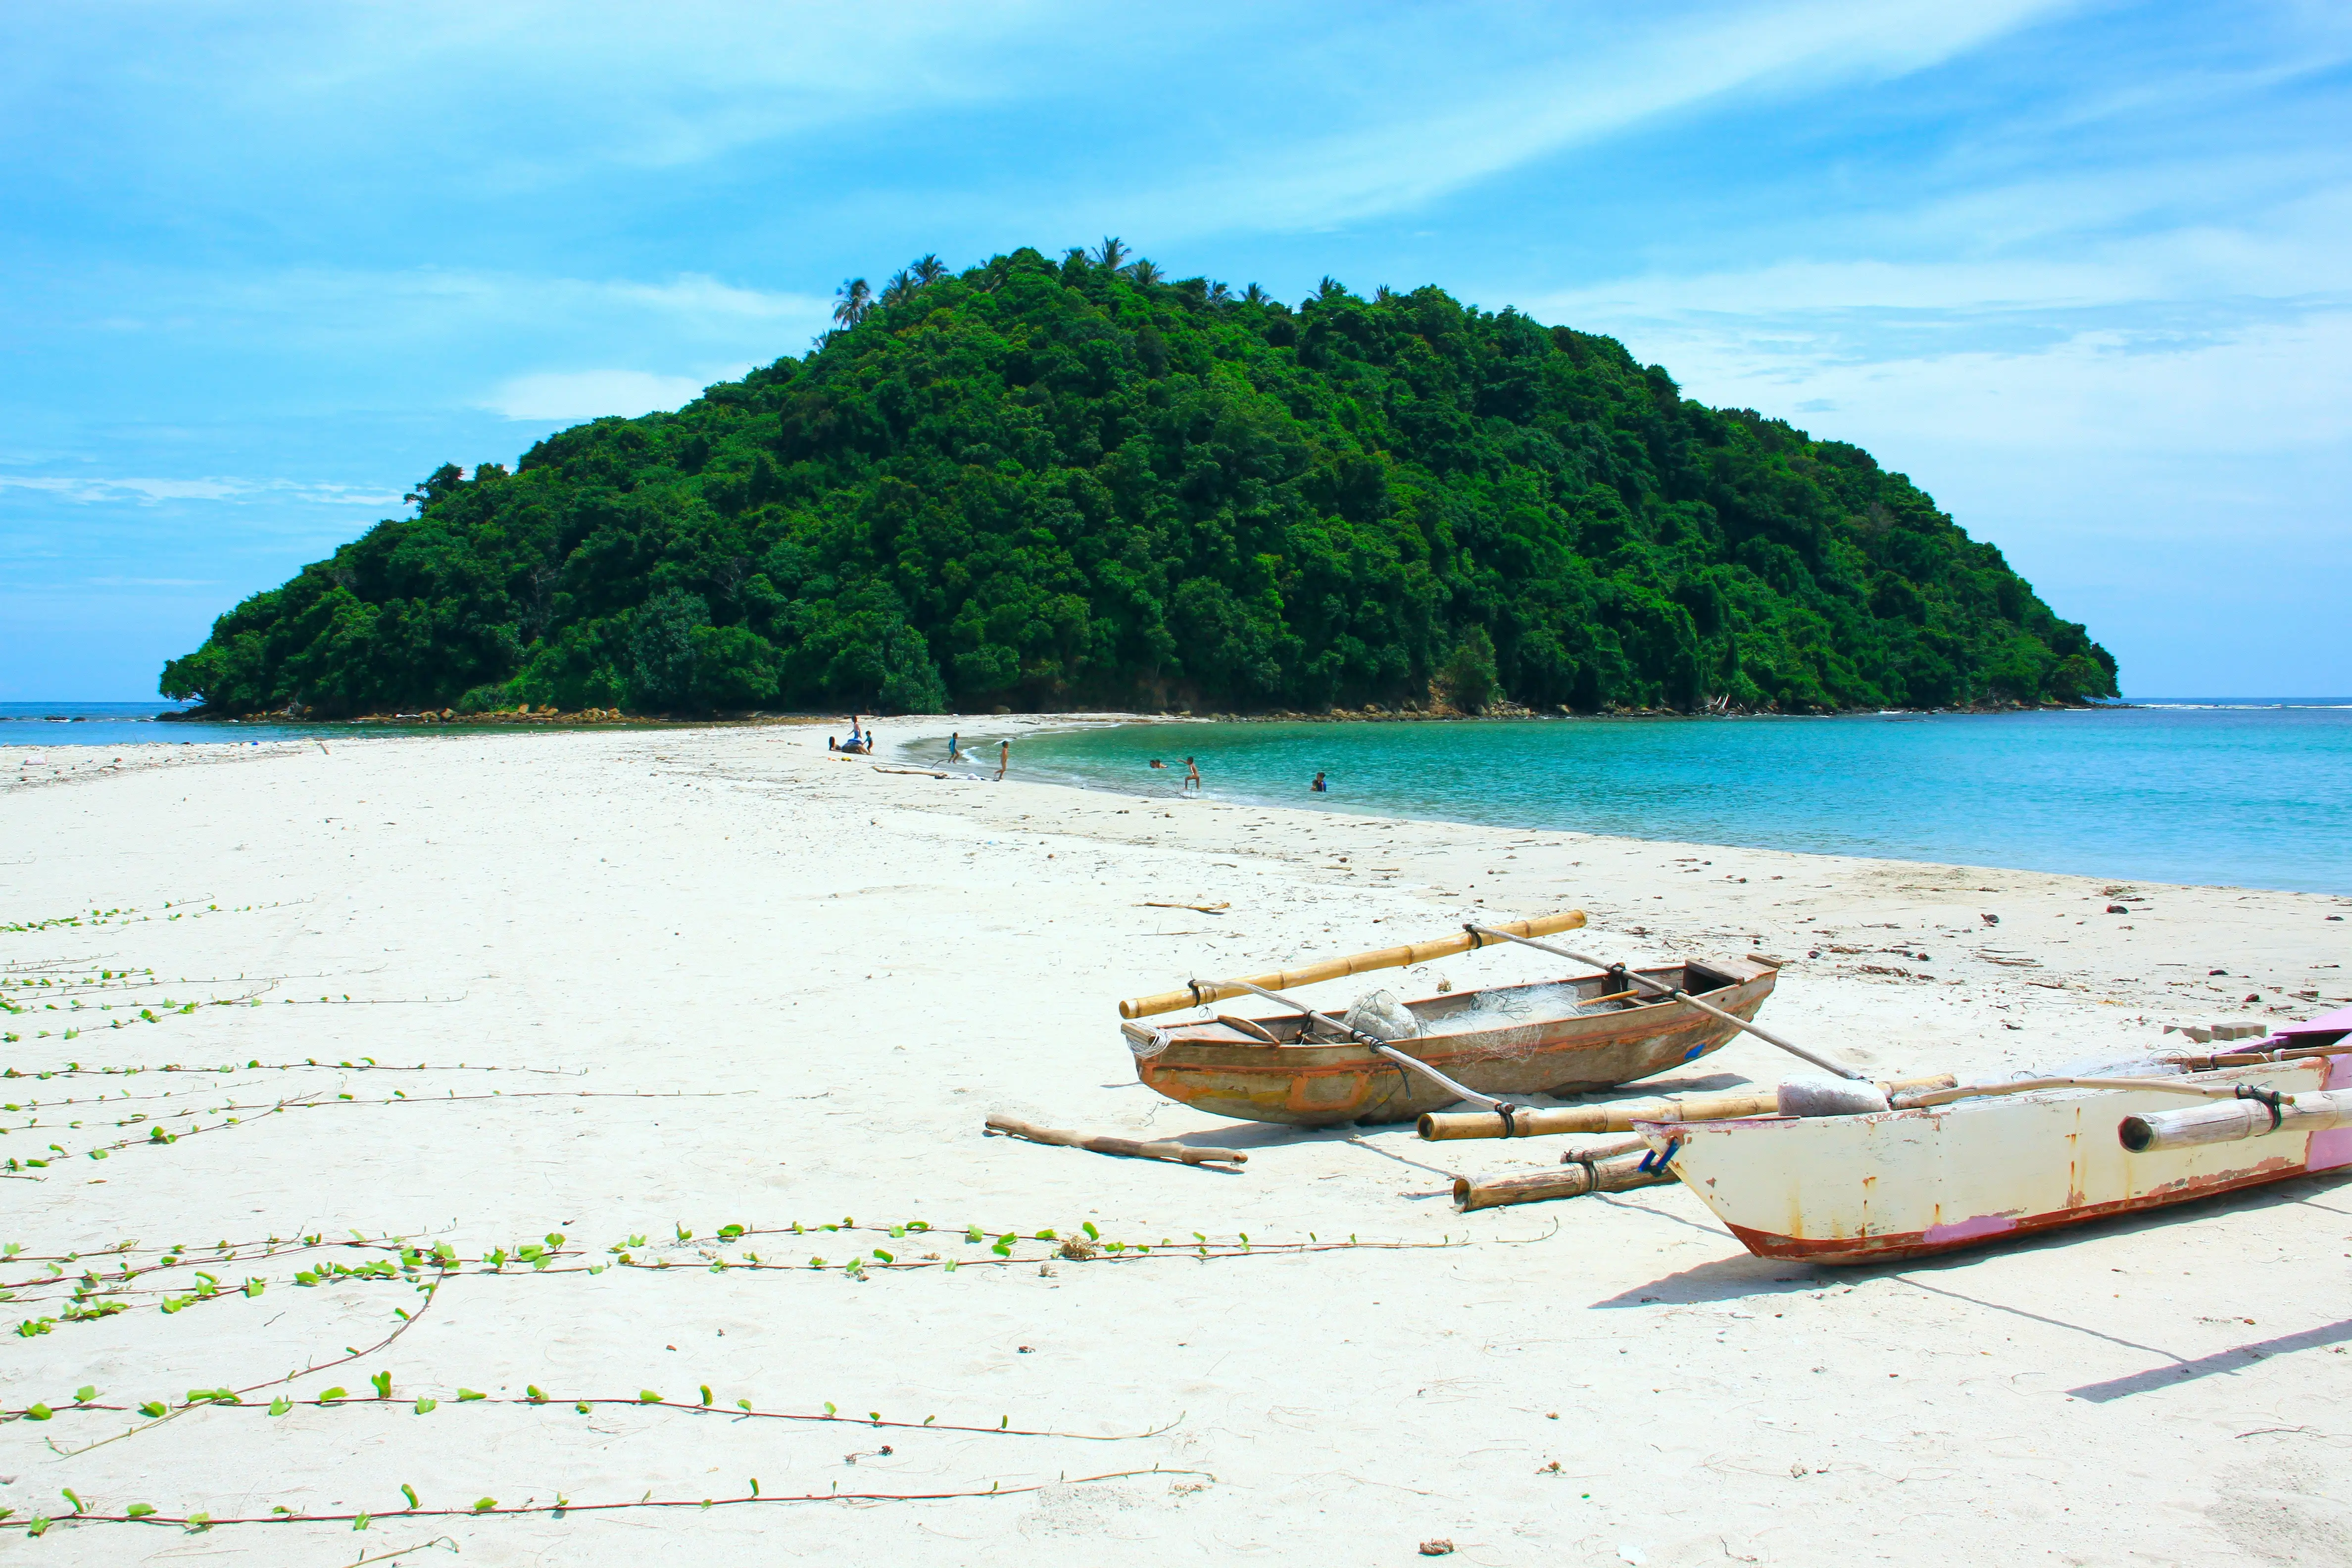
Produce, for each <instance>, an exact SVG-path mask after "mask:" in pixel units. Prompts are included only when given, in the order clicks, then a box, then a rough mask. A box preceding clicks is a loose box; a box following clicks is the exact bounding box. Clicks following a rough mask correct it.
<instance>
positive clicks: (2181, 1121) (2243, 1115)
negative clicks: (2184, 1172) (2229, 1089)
mask: <svg viewBox="0 0 2352 1568" xmlns="http://www.w3.org/2000/svg"><path fill="white" fill-rule="evenodd" d="M2275 1098H2276V1103H2275V1104H2273V1102H2272V1100H2269V1099H2260V1098H2256V1097H2255V1096H2252V1095H2249V1096H2247V1097H2246V1098H2245V1099H2242V1100H2225V1101H2223V1102H2221V1104H2218V1105H2198V1106H2191V1107H2190V1108H2189V1110H2164V1111H2158V1113H2156V1114H2155V1115H2153V1116H2126V1117H2125V1118H2124V1119H2123V1121H2122V1122H2121V1123H2120V1124H2119V1125H2118V1126H2117V1127H2116V1137H2117V1138H2119V1139H2121V1140H2122V1142H2123V1146H2124V1147H2125V1148H2126V1149H2128V1150H2130V1151H2131V1152H2133V1153H2135V1154H2145V1153H2147V1152H2148V1151H2150V1150H2152V1149H2187V1148H2189V1147H2191V1146H2192V1145H2195V1144H2199V1143H2235V1142H2239V1141H2240V1140H2242V1139H2246V1138H2260V1137H2262V1136H2263V1135H2264V1134H2265V1133H2270V1132H2282V1131H2284V1132H2325V1131H2327V1130H2328V1129H2330V1128H2334V1127H2343V1126H2346V1125H2347V1124H2352V1089H2320V1090H2318V1091H2316V1092H2315V1093H2307V1094H2298V1095H2295V1096H2294V1097H2293V1098H2291V1099H2290V1098H2287V1097H2284V1096H2279V1097H2275Z"/></svg>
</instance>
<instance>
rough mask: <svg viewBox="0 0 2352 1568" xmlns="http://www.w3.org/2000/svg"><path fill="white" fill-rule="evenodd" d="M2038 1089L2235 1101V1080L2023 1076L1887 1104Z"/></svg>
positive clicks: (1915, 1092) (1911, 1106)
mask: <svg viewBox="0 0 2352 1568" xmlns="http://www.w3.org/2000/svg"><path fill="white" fill-rule="evenodd" d="M2035 1089H2154V1090H2156V1091H2157V1092H2158V1093H2162V1094H2194V1095H2202V1096H2203V1097H2204V1098H2206V1099H2207V1100H2234V1099H2236V1098H2237V1095H2238V1087H2237V1085H2235V1084H2231V1083H2187V1082H2184V1081H2182V1080H2181V1079H2177V1078H2019V1079H2010V1080H2009V1081H2008V1082H2006V1083H1965V1084H1961V1085H1959V1086H1958V1088H1955V1089H1912V1090H1909V1091H1906V1092H1904V1093H1899V1094H1890V1095H1888V1096H1887V1097H1886V1099H1887V1103H1888V1104H1890V1105H1892V1106H1894V1107H1895V1110H1925V1109H1926V1108H1927V1107H1929V1106H1934V1105H1949V1104H1951V1103H1952V1101H1954V1100H1979V1099H1986V1098H1990V1097H1991V1096H1994V1095H2001V1094H2031V1093H2032V1092H2033V1091H2034V1090H2035Z"/></svg>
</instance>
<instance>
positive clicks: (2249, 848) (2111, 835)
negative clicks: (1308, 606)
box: [912, 701, 2352, 894]
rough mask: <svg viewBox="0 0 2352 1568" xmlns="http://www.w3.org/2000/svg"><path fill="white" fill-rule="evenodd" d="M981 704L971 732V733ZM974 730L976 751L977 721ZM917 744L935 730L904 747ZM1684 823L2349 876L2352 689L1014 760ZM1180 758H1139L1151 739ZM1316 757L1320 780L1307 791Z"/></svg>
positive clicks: (2144, 872) (1192, 734)
mask: <svg viewBox="0 0 2352 1568" xmlns="http://www.w3.org/2000/svg"><path fill="white" fill-rule="evenodd" d="M985 723H986V721H978V722H975V723H974V725H973V726H972V728H971V730H970V731H967V734H968V736H969V737H970V738H971V739H970V740H969V741H968V742H967V743H968V744H973V743H975V742H981V741H982V738H983V737H985V736H986V735H987V731H986V729H985ZM985 749H986V752H987V754H988V755H989V756H991V757H993V755H994V745H993V742H987V743H986V747H985ZM912 750H914V751H916V752H919V754H922V755H924V756H926V757H928V758H934V759H935V758H936V756H938V755H940V754H944V751H945V748H944V746H940V747H936V748H932V747H921V748H912ZM1188 754H1189V755H1192V756H1194V757H1197V758H1198V759H1199V760H1200V766H1201V773H1202V778H1203V780H1204V781H1205V784H1206V788H1207V792H1208V794H1209V795H1211V796H1212V797H1213V798H1217V797H1222V798H1223V799H1227V800H1236V801H1251V802H1263V803H1267V804H1275V805H1290V806H1310V807H1312V806H1320V807H1326V808H1328V809H1331V810H1336V811H1349V812H1368V813H1374V814H1378V815H1381V816H1421V817H1439V818H1445V819H1450V820H1454V821H1463V822H1479V823H1489V824H1493V825H1496V826H1510V827H1549V828H1568V829H1573V830H1575V831H1579V832H1588V833H1610V834H1623V835H1628V836H1630V837H1637V838H1657V839H1675V840H1680V841H1685V842H1689V843H1696V844H1739V845H1748V846H1752V847H1759V848H1770V849H1800V850H1812V851H1820V852H1824V853H1829V854H1838V855H1869V856H1882V857H1885V858H1894V859H1903V860H1937V861H1947V862H1955V863H1958V864H1963V865H1981V866H2009V867H2016V868H2022V869H2029V870H2042V871H2070V872H2076V873H2080V874H2083V875H2086V876H2095V877H2112V878H2115V879H2118V880H2147V881H2165V882H2206V883H2225V884H2233V885H2237V886H2242V887H2258V888H2284V889H2299V890H2303V891H2309V892H2326V893H2340V894H2352V701H2347V702H2344V703H2295V704H2284V703H2269V702H2260V701H2237V702H2210V701H2209V702H2199V703H2152V704H2143V705H2137V706H2133V707H2115V708H2106V709H2099V710H2091V711H2073V712H2033V713H2013V714H1974V713H1970V714H1962V713H1952V714H1919V713H1888V714H1874V715H1860V716H1850V717H1840V718H1831V719H1780V718H1760V719H1565V720H1541V719H1538V720H1526V721H1477V722H1469V723H1381V722H1365V723H1345V724H1320V723H1318V724H1284V723H1245V724H1229V723H1181V724H1170V723H1156V724H1131V725H1120V726H1117V727H1106V728H1098V729H1090V730H1075V731H1061V732H1056V733H1053V734H1047V735H1042V736H1036V737H1033V738H1029V739H1025V740H1022V741H1018V742H1015V744H1014V747H1013V756H1014V767H1015V770H1016V771H1017V772H1018V773H1022V774H1024V775H1027V776H1030V777H1039V776H1043V777H1046V778H1054V779H1061V780H1066V781H1068V782H1070V783H1073V784H1088V785H1093V786H1097V787H1102V788H1116V789H1120V790H1126V791H1130V792H1133V793H1136V794H1151V795H1174V794H1175V793H1176V792H1177V788H1178V784H1179V783H1180V781H1181V779H1182V777H1183V771H1182V767H1181V762H1180V759H1181V758H1182V757H1184V756H1186V755H1188ZM1154 757H1158V758H1160V759H1161V760H1163V761H1167V762H1171V763H1179V765H1178V766H1176V767H1173V768H1171V769H1169V770H1167V771H1164V772H1160V771H1154V770H1152V769H1151V768H1150V767H1149V766H1148V765H1147V764H1148V763H1149V762H1150V759H1151V758H1154ZM1318 771H1320V772H1322V773H1326V774H1327V775H1328V781H1329V785H1330V790H1329V793H1328V794H1326V795H1314V794H1310V793H1309V792H1308V788H1307V785H1308V782H1309V781H1310V780H1312V779H1313V778H1314V776H1315V774H1316V773H1317V772H1318Z"/></svg>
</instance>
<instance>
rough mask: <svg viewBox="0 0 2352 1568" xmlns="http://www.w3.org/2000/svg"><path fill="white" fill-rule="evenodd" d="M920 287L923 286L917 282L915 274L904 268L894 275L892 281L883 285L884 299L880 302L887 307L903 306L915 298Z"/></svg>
mask: <svg viewBox="0 0 2352 1568" xmlns="http://www.w3.org/2000/svg"><path fill="white" fill-rule="evenodd" d="M919 287H921V285H919V284H918V283H917V282H916V281H915V278H914V274H912V273H910V272H908V271H906V270H904V269H903V268H902V269H900V270H899V271H898V272H894V273H892V274H891V275H890V281H888V282H887V283H885V284H884V285H882V298H881V300H880V301H879V302H880V303H882V304H885V305H903V304H905V303H906V302H907V301H908V300H911V299H913V298H914V297H915V290H916V289H918V288H919Z"/></svg>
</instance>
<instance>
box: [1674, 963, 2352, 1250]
mask: <svg viewBox="0 0 2352 1568" xmlns="http://www.w3.org/2000/svg"><path fill="white" fill-rule="evenodd" d="M2187 1065H2188V1066H2189V1068H2191V1069H2192V1070H2189V1071H2185V1072H2176V1073H2175V1074H2174V1075H2173V1076H2170V1077H2166V1078H2147V1077H2138V1078H2129V1079H2125V1078H2116V1079H2102V1078H2101V1077H2100V1076H2098V1075H2087V1076H2086V1077H2084V1078H2083V1079H2044V1080H2024V1081H2023V1082H2021V1083H2011V1084H1997V1083H1996V1084H1984V1085H1978V1086H1974V1087H1973V1088H1968V1089H1941V1090H1931V1091H1926V1092H1921V1093H1906V1094H1898V1095H1896V1096H1895V1100H1894V1105H1895V1109H1892V1110H1885V1111H1875V1112H1871V1113H1867V1114H1862V1115H1843V1116H1771V1117H1757V1118H1753V1119H1747V1120H1740V1121H1696V1122H1683V1123H1664V1122H1651V1123H1643V1124H1642V1125H1641V1127H1640V1131H1642V1133H1643V1137H1644V1138H1645V1140H1646V1141H1647V1142H1648V1143H1649V1145H1650V1147H1651V1149H1652V1151H1653V1152H1654V1155H1655V1156H1656V1157H1657V1158H1658V1159H1660V1160H1662V1161H1663V1162H1664V1163H1665V1164H1666V1165H1667V1166H1668V1167H1669V1168H1670V1169H1672V1170H1673V1171H1674V1172H1675V1173H1676V1174H1677V1175H1679V1176H1680V1177H1681V1178H1682V1181H1683V1184H1684V1185H1685V1186H1687V1187H1688V1188H1690V1190H1691V1191H1692V1192H1693V1193H1695V1194H1697V1196H1698V1198H1699V1200H1700V1201H1701V1202H1702V1203H1704V1204H1706V1206H1707V1207H1708V1208H1710V1209H1712V1210H1713V1211H1714V1212H1715V1215H1716V1216H1717V1218H1719V1219H1721V1220H1722V1221H1723V1223H1724V1224H1725V1225H1727V1226H1729V1227H1730V1229H1731V1232H1732V1234H1733V1235H1734V1236H1736V1237H1738V1238H1739V1240H1740V1242H1741V1244H1742V1245H1744V1246H1745V1247H1747V1248H1748V1251H1750V1252H1752V1253H1754V1254H1756V1255H1757V1256H1758V1257H1759V1258H1782V1259H1788V1260H1791V1261H1801V1262H1808V1263H1829V1264H1851V1263H1876V1262H1885V1261H1890V1260H1894V1259H1898V1258H1918V1257H1923V1256H1926V1255H1928V1254H1932V1253H1938V1252H1948V1251H1950V1250H1952V1249H1953V1248H1956V1247H1971V1246H1977V1245H1980V1244H1982V1243H1986V1242H1990V1241H1994V1240H1998V1239H2006V1238H2009V1237H2021V1236H2031V1235H2033V1234H2035V1233H2036V1232H2039V1231H2043V1230H2048V1229H2050V1228H2052V1227H2053V1226H2064V1225H2075V1224H2079V1223H2081V1222H2083V1221H2084V1220H2091V1219H2097V1218H2100V1217H2103V1216H2105V1215H2118V1214H2128V1213H2132V1212H2134V1211H2137V1210H2140V1209H2150V1208H2158V1207H2161V1206H2163V1205H2168V1204H2177V1203H2184V1202H2187V1201H2189V1200H2190V1199H2192V1198H2200V1197H2205V1196H2209V1195H2210V1194H2216V1193H2226V1192H2233V1191H2236V1190H2238V1189H2240V1188H2243V1187H2252V1186H2259V1185H2262V1184H2264V1183H2269V1182H2276V1181H2283V1180H2285V1179H2286V1178H2289V1177H2293V1176H2300V1175H2305V1174H2308V1173H2314V1172H2320V1171H2330V1170H2336V1169H2339V1168H2342V1167H2346V1166H2352V1125H2339V1124H2338V1123H2339V1121H2341V1122H2345V1123H2352V1115H2346V1116H2341V1117H2339V1116H2337V1115H2336V1108H2337V1107H2339V1106H2342V1105H2345V1104H2352V1095H2347V1096H2344V1097H2341V1098H2339V1097H2337V1096H2336V1095H2335V1094H2333V1093H2332V1092H2330V1091H2336V1090H2347V1089H2352V1008H2347V1009H2344V1010H2342V1011H2339V1012H2336V1013H2331V1014H2328V1015H2327V1016H2325V1017H2320V1018H2315V1019H2313V1020H2311V1021H2310V1022H2309V1023H2306V1024H2300V1025H2295V1026H2290V1027H2289V1028H2286V1029H2284V1030H2281V1031H2280V1032H2279V1033H2277V1034H2274V1035H2272V1036H2271V1037H2268V1038H2266V1039H2263V1040H2261V1041H2258V1042H2249V1043H2248V1044H2247V1045H2246V1046H2245V1047H2243V1048H2242V1049H2239V1050H2232V1051H2227V1052H2222V1053H2220V1054H2217V1055H2215V1056H2211V1057H2207V1058H2193V1059H2191V1060H2190V1061H2189V1063H2188V1064H2187ZM2103 1083H2105V1084H2117V1085H2129V1086H2130V1087H2101V1085H2102V1084H2103ZM2143 1085H2145V1086H2146V1087H2141V1086H2143ZM2037 1086H2038V1087H2037ZM2200 1094H2202V1095H2207V1096H2210V1097H2211V1098H2209V1099H2204V1100H2200V1099H2199V1098H2196V1097H2197V1096H2199V1095H2200ZM2315 1095H2317V1096H2319V1097H2320V1098H2319V1099H2317V1100H2313V1099H2311V1098H2309V1097H2312V1096H2315ZM2298 1098H2301V1099H2303V1100H2304V1104H2303V1105H2302V1106H2300V1107H2298V1106H2297V1105H2296V1104H2295V1103H2294V1101H2295V1100H2297V1099H2298ZM1922 1102H1925V1103H1922ZM2184 1106H2188V1107H2192V1108H2196V1109H2193V1110H2186V1111H2184V1110H2182V1107H2184ZM2207 1108H2211V1109H2207ZM2222 1121H2228V1122H2230V1123H2231V1125H2230V1126H2229V1127H2228V1128H2227V1129H2226V1130H2222V1131H2215V1128H2216V1127H2218V1126H2219V1124H2220V1123H2221V1122H2222ZM2192 1129H2194V1130H2193V1131H2192Z"/></svg>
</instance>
